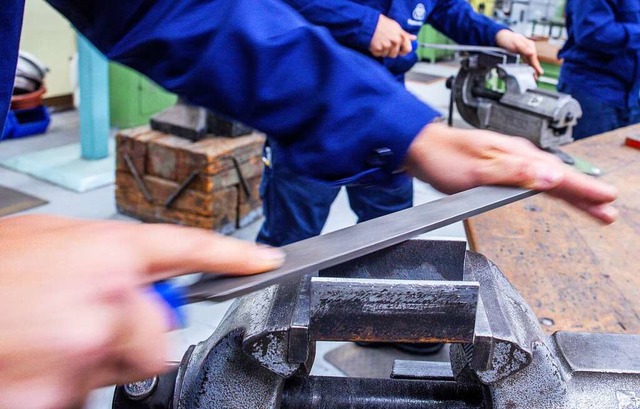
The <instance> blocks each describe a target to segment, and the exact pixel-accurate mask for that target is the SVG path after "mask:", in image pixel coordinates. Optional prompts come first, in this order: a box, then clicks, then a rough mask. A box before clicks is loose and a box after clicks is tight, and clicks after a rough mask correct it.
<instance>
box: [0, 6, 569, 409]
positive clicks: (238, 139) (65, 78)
mask: <svg viewBox="0 0 640 409" xmlns="http://www.w3.org/2000/svg"><path fill="white" fill-rule="evenodd" d="M470 3H471V4H472V5H473V7H474V8H475V9H476V10H478V11H479V12H482V13H484V14H486V15H488V16H490V17H492V18H494V19H495V20H496V21H499V22H500V23H503V24H505V25H507V26H509V27H510V28H511V29H512V30H514V31H516V32H519V33H522V34H524V35H526V36H529V37H531V38H533V39H534V40H535V41H536V44H537V47H538V51H539V54H540V59H541V61H542V64H543V68H544V70H545V74H544V76H542V77H541V78H539V79H538V86H539V87H540V88H543V89H548V90H555V86H556V84H557V78H558V74H559V70H560V66H561V63H562V62H561V61H560V60H558V59H557V56H556V54H557V51H558V50H559V49H560V47H561V46H562V44H563V42H564V40H565V39H566V31H565V28H564V17H563V9H564V1H563V0H547V1H544V0H530V1H526V0H513V1H506V0H505V1H493V0H488V1H481V0H470ZM419 41H420V42H422V43H437V44H452V41H451V40H449V39H448V38H446V37H444V36H443V35H442V34H440V33H438V32H437V31H436V30H435V29H433V28H432V27H430V26H424V27H423V28H422V31H421V33H420V36H419ZM21 50H22V51H24V52H26V53H28V54H25V56H24V58H25V62H24V63H25V64H26V66H30V64H31V65H35V66H36V71H37V72H38V73H39V74H40V75H41V80H42V81H41V82H40V83H39V84H38V88H37V89H35V90H33V91H32V94H33V95H31V93H30V94H29V96H30V98H31V99H25V101H26V102H24V103H26V104H27V105H23V106H19V107H18V108H15V109H13V108H12V111H13V115H14V121H13V122H10V123H9V124H8V125H7V128H6V129H5V130H4V138H3V139H2V140H1V141H0V217H2V216H6V215H10V214H20V213H22V214H27V213H52V214H58V215H65V216H73V217H81V218H98V219H118V220H126V221H131V222H137V221H146V222H157V221H163V222H170V223H180V224H186V225H193V226H198V227H202V228H206V229H210V230H216V231H219V232H222V233H224V234H230V235H233V236H235V237H239V238H243V239H247V240H253V239H255V236H256V234H257V230H258V229H259V227H260V222H261V214H260V211H261V208H260V205H261V203H260V199H259V194H258V185H259V182H260V176H261V172H262V143H263V141H264V136H263V135H261V134H260V133H259V131H256V130H252V129H249V128H247V127H246V126H244V125H243V124H239V123H236V122H234V121H232V120H230V119H228V118H221V117H216V116H215V115H213V114H211V113H209V112H205V111H203V110H201V109H199V108H196V107H190V106H186V105H184V104H182V101H179V100H178V97H177V96H175V95H172V94H170V93H168V92H166V91H164V90H163V89H161V88H160V87H158V86H157V85H156V84H154V83H153V82H151V81H150V80H148V79H147V78H145V77H144V76H142V75H140V74H138V73H136V72H134V71H133V70H131V69H128V68H125V67H123V66H120V65H118V64H114V63H110V62H108V61H107V60H106V59H105V58H104V57H103V56H102V55H101V54H100V53H99V52H98V51H97V50H95V49H94V48H93V46H91V45H90V44H89V43H88V42H87V41H86V40H85V39H83V38H82V37H80V36H78V35H77V34H76V33H75V31H74V30H73V28H72V27H71V26H70V25H69V23H68V22H67V21H66V20H64V19H63V18H62V17H60V16H59V15H58V14H57V13H56V12H55V11H54V10H53V9H52V8H51V7H50V6H49V5H48V4H46V3H45V2H44V1H43V0H29V1H27V3H26V14H25V22H24V29H23V34H22V41H21ZM418 54H419V58H420V61H421V62H420V63H418V64H417V65H416V66H415V67H414V68H413V69H412V71H411V72H410V73H409V74H408V75H407V83H406V84H407V88H408V89H409V90H410V91H411V92H412V93H414V94H415V95H417V96H418V97H419V98H420V99H422V100H424V101H425V102H427V103H428V104H430V105H431V106H432V107H434V108H436V109H438V110H439V111H440V112H442V114H443V115H444V116H445V117H446V116H447V115H448V111H449V103H450V91H449V90H448V89H447V87H446V80H447V78H449V77H450V76H453V75H455V74H456V73H457V72H458V70H459V68H460V62H459V61H460V56H459V55H458V53H457V52H456V51H453V50H440V49H430V48H421V49H419V50H418ZM42 66H45V67H46V69H42V68H43V67H42ZM38 67H39V68H40V69H38ZM43 91H44V92H43ZM25 107H26V108H25ZM452 122H453V124H454V125H455V126H458V127H470V125H468V124H467V123H466V122H465V121H464V120H463V119H462V117H461V116H460V114H459V113H458V112H457V110H456V108H455V107H454V109H453V117H452ZM150 125H153V127H152V128H151V127H150ZM9 127H11V129H9ZM212 135H213V136H212ZM203 137H205V138H204V139H201V138H203ZM414 189H415V199H414V201H415V204H416V205H419V204H422V203H426V202H430V201H433V200H436V199H438V198H440V197H442V194H440V193H439V192H437V191H435V190H434V189H433V188H431V187H430V186H428V185H427V184H424V183H421V182H415V184H414ZM355 221H356V217H355V215H354V214H353V213H352V212H351V210H350V209H349V205H348V202H347V198H346V195H345V193H344V189H343V191H342V192H341V194H340V195H339V197H338V200H337V201H336V202H335V203H334V204H333V206H332V208H331V213H330V216H329V219H328V222H327V225H326V226H325V229H324V231H323V233H326V232H329V231H334V230H337V229H340V228H343V227H346V226H349V225H352V224H354V223H355ZM429 236H430V237H446V238H452V239H456V240H467V232H466V231H465V227H464V226H463V224H462V223H457V224H454V225H450V226H447V227H445V228H442V229H439V230H436V231H435V232H432V233H429ZM193 279H197V278H194V277H187V278H186V279H183V280H182V282H184V283H186V282H188V281H189V280H193ZM230 304H231V301H227V302H222V303H198V304H192V305H188V306H186V307H184V311H185V315H186V317H187V326H186V327H185V328H184V329H181V330H178V331H174V332H172V333H171V335H170V336H171V338H172V340H173V346H172V356H171V358H172V359H175V360H180V359H181V357H182V355H183V353H184V351H185V350H186V349H187V347H188V346H189V345H191V344H194V343H196V342H198V341H201V340H203V339H205V338H207V337H208V336H209V335H210V334H211V333H212V332H213V330H214V329H215V328H216V326H217V325H218V324H219V321H220V319H221V318H222V317H223V315H224V313H225V311H226V310H227V309H228V307H229V305H230ZM341 348H342V350H341ZM357 348H358V347H355V346H353V345H352V344H350V343H329V342H319V343H318V348H317V352H316V356H317V358H316V362H315V365H314V367H313V371H312V373H313V374H319V375H332V376H345V374H347V375H352V376H378V375H380V374H384V371H386V370H387V366H388V365H391V363H392V362H393V359H394V357H397V356H398V355H397V354H401V353H399V352H397V351H395V352H390V351H388V350H386V349H384V348H383V349H363V350H364V351H365V352H359V351H358V349H357ZM361 349H362V348H361ZM394 353H395V354H396V355H393V354H394ZM354 354H357V356H358V357H359V358H361V359H363V360H364V361H366V362H368V364H367V365H362V367H348V365H347V364H345V366H340V365H342V364H343V363H344V362H345V361H346V360H347V359H346V358H345V357H349V359H351V358H352V357H353V356H354ZM367 354H369V355H367ZM400 356H402V355H400ZM429 359H436V360H446V359H447V355H446V349H445V350H444V351H442V352H441V353H439V354H437V355H435V356H434V357H431V358H429ZM336 363H337V364H336ZM376 371H378V372H376ZM382 376H384V375H382ZM112 393H113V390H112V389H111V388H105V389H102V390H99V391H96V392H95V393H94V394H93V395H92V397H91V399H90V401H89V402H88V404H87V408H91V409H93V408H96V409H97V408H106V407H110V405H111V403H110V400H111V395H112Z"/></svg>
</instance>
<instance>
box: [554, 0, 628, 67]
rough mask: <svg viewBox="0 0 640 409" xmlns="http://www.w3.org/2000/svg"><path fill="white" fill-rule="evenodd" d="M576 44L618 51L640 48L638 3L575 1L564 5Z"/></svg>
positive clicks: (594, 0) (613, 51)
mask: <svg viewBox="0 0 640 409" xmlns="http://www.w3.org/2000/svg"><path fill="white" fill-rule="evenodd" d="M567 16H568V18H569V19H570V21H568V23H569V24H570V25H571V30H572V33H573V34H574V38H575V41H576V44H578V45H579V46H580V47H582V48H585V49H587V50H594V51H598V52H604V53H607V54H613V55H615V54H619V53H622V52H625V51H627V50H639V49H640V21H639V20H640V2H638V0H626V1H625V0H622V1H617V2H614V3H612V2H611V1H609V0H591V1H579V2H577V1H574V2H569V3H568V4H567Z"/></svg>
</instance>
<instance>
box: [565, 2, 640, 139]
mask: <svg viewBox="0 0 640 409" xmlns="http://www.w3.org/2000/svg"><path fill="white" fill-rule="evenodd" d="M566 25H567V33H568V35H569V37H568V39H567V42H566V43H565V45H564V47H563V48H562V49H561V50H560V52H559V53H558V57H559V58H562V59H564V62H563V64H562V69H561V70H560V78H559V81H558V90H559V91H561V92H565V93H567V94H571V96H573V97H574V98H575V99H577V100H578V102H580V105H581V106H582V111H583V115H582V118H580V120H579V121H578V124H577V125H576V127H575V128H573V137H574V138H575V139H582V138H586V137H588V136H592V135H597V134H600V133H603V132H607V131H611V130H613V129H616V128H620V127H623V126H627V125H632V124H637V123H640V1H638V0H568V1H567V7H566Z"/></svg>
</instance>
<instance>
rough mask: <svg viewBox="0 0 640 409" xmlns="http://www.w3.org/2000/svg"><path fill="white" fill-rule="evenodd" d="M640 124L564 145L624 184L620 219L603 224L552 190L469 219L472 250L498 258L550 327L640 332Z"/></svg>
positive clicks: (618, 184)
mask: <svg viewBox="0 0 640 409" xmlns="http://www.w3.org/2000/svg"><path fill="white" fill-rule="evenodd" d="M631 134H636V135H640V125H636V126H633V127H628V128H621V129H618V130H616V131H613V132H609V133H605V134H602V135H598V136H594V137H591V138H587V139H584V140H581V141H578V142H574V143H573V144H570V145H565V146H563V147H562V149H563V150H564V151H566V152H567V153H569V154H573V155H576V156H578V157H580V158H583V159H586V160H588V161H589V162H591V163H592V164H594V165H596V166H598V167H600V169H602V170H603V172H604V175H603V176H602V177H601V178H602V179H603V180H605V181H607V182H609V183H611V184H613V185H615V186H616V187H617V188H618V189H619V190H620V197H619V199H618V200H617V207H618V209H619V210H620V218H619V220H618V221H617V222H615V223H614V224H612V225H610V226H602V225H601V224H599V223H598V222H596V221H593V220H591V219H590V218H588V217H587V216H585V215H583V214H582V213H580V212H579V211H576V210H574V209H573V208H571V207H570V206H568V205H566V204H565V203H563V202H561V201H559V200H557V199H553V198H551V197H549V196H547V195H537V196H534V197H532V198H529V199H526V200H523V201H520V202H517V203H514V204H511V205H509V206H506V207H503V208H500V209H496V210H493V211H491V212H488V213H485V214H482V215H479V216H476V217H473V218H471V219H469V220H467V222H466V229H467V236H468V238H469V245H470V247H471V249H472V250H474V251H477V252H479V253H481V254H484V255H485V256H486V257H488V258H489V259H490V260H492V261H493V262H494V263H495V264H496V265H497V266H498V267H499V268H500V270H501V271H502V272H503V273H504V274H505V275H506V276H507V278H508V279H509V281H510V282H511V283H512V284H513V285H514V286H515V287H516V288H517V289H518V291H520V293H521V294H522V295H523V297H524V298H525V300H526V301H527V302H528V303H529V305H531V307H532V308H533V310H534V312H535V313H536V315H537V317H538V319H540V320H541V322H547V323H548V324H549V322H548V321H547V320H545V319H550V320H552V322H553V324H551V325H543V327H544V328H545V329H546V330H547V332H548V333H552V332H555V331H559V330H566V331H587V332H611V333H629V334H640V150H638V149H633V148H629V147H626V146H624V139H625V137H626V136H627V135H631Z"/></svg>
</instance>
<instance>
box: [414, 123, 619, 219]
mask: <svg viewBox="0 0 640 409" xmlns="http://www.w3.org/2000/svg"><path fill="white" fill-rule="evenodd" d="M405 165H406V168H407V171H408V172H409V173H410V174H412V175H413V176H415V177H417V178H418V179H421V180H423V181H425V182H428V183H430V184H431V185H432V186H433V187H435V188H436V189H438V190H440V191H442V192H445V193H455V192H459V191H462V190H466V189H470V188H472V187H476V186H480V185H512V186H520V187H524V188H528V189H534V190H542V191H546V192H547V193H549V194H551V195H553V196H555V197H558V198H560V199H563V200H565V201H567V202H568V203H570V204H572V205H573V206H575V207H577V208H579V209H581V210H583V211H585V212H586V213H588V214H590V215H591V216H593V217H595V218H596V219H599V220H601V221H602V222H604V223H612V222H613V221H615V219H616V218H617V215H618V211H617V210H616V209H615V208H614V207H613V205H612V204H611V203H612V202H613V201H614V200H615V199H616V197H617V195H618V194H617V191H616V189H615V188H614V187H613V186H610V185H608V184H606V183H603V182H601V181H599V180H597V179H594V178H593V177H590V176H587V175H584V174H582V173H579V172H577V171H576V170H574V169H573V168H571V167H569V166H567V165H565V164H564V163H562V161H560V159H558V158H557V157H555V156H553V155H551V154H549V153H546V152H544V151H541V150H540V149H538V148H537V147H536V146H535V145H533V144H532V143H530V142H529V141H527V140H526V139H523V138H518V137H513V136H504V135H500V134H497V133H495V132H490V131H483V130H467V129H464V130H463V129H455V128H449V127H447V126H446V125H443V124H439V123H432V124H429V125H427V126H425V127H424V128H423V129H422V131H421V132H420V133H419V134H418V136H417V137H416V139H414V141H413V143H412V144H411V145H410V146H409V151H408V155H407V159H406V161H405Z"/></svg>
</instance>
